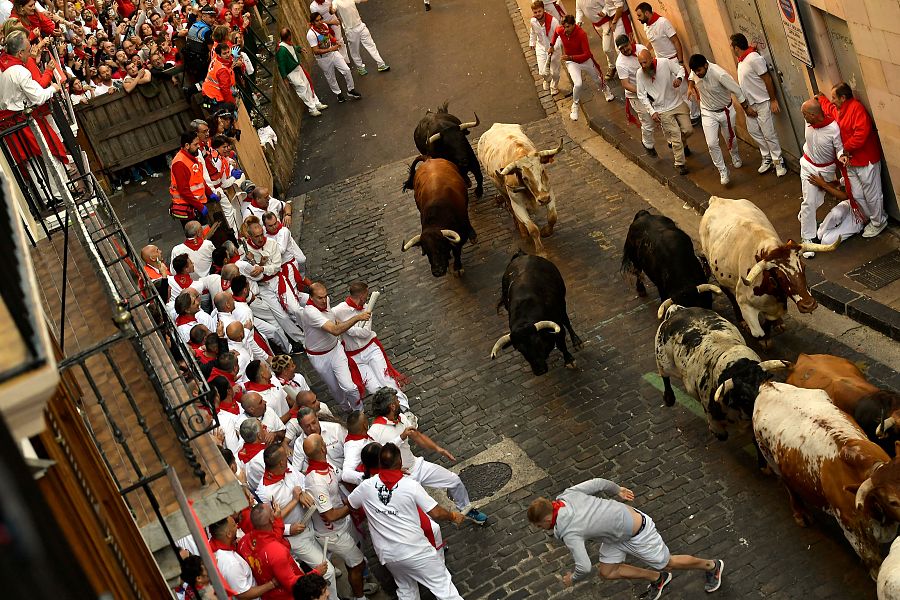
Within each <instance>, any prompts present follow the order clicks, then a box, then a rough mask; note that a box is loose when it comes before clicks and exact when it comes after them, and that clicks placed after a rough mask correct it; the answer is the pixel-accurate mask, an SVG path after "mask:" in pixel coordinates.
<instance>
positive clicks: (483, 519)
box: [466, 508, 487, 525]
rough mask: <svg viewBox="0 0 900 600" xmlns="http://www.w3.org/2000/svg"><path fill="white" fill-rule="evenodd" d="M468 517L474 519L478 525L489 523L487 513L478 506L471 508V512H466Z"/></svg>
mask: <svg viewBox="0 0 900 600" xmlns="http://www.w3.org/2000/svg"><path fill="white" fill-rule="evenodd" d="M466 518H467V519H469V520H470V521H473V522H474V523H475V524H476V525H485V524H486V523H487V515H486V514H484V513H483V512H481V511H480V510H478V509H477V508H472V509H469V512H467V513H466Z"/></svg>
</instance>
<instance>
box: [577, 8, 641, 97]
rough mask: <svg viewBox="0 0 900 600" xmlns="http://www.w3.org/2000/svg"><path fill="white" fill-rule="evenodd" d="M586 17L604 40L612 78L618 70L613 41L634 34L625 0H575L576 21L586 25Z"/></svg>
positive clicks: (607, 73) (609, 74)
mask: <svg viewBox="0 0 900 600" xmlns="http://www.w3.org/2000/svg"><path fill="white" fill-rule="evenodd" d="M585 19H587V20H588V21H589V22H590V23H591V25H593V26H594V31H596V32H597V35H599V36H600V39H601V40H603V53H604V54H605V55H606V64H607V66H608V69H607V71H606V78H607V79H612V78H613V75H614V74H615V71H616V68H615V65H616V49H617V46H616V45H615V44H613V41H614V40H615V39H616V38H617V37H619V36H620V35H627V36H630V37H633V35H634V32H633V31H632V30H631V21H630V20H629V19H628V7H627V6H625V0H575V22H576V23H578V25H580V26H581V27H584V21H585Z"/></svg>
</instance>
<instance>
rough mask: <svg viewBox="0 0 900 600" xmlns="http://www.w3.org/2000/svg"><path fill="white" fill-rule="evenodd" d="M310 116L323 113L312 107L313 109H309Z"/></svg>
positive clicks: (317, 115) (318, 115)
mask: <svg viewBox="0 0 900 600" xmlns="http://www.w3.org/2000/svg"><path fill="white" fill-rule="evenodd" d="M309 116H311V117H320V116H322V113H320V112H319V111H318V110H317V109H315V108H312V109H310V110H309Z"/></svg>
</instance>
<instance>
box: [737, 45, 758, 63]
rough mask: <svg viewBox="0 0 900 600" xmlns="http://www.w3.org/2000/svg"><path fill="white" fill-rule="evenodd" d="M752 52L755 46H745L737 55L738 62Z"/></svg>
mask: <svg viewBox="0 0 900 600" xmlns="http://www.w3.org/2000/svg"><path fill="white" fill-rule="evenodd" d="M754 52H756V47H755V46H750V47H749V48H747V49H746V50H744V51H743V52H741V55H740V56H738V62H741V61H743V60H744V59H745V58H747V57H748V56H750V55H751V54H753V53H754Z"/></svg>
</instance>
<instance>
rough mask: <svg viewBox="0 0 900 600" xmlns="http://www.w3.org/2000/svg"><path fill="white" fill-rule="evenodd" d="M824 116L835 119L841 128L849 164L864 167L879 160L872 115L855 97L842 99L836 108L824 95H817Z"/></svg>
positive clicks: (879, 151) (876, 136) (878, 146)
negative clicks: (839, 105)
mask: <svg viewBox="0 0 900 600" xmlns="http://www.w3.org/2000/svg"><path fill="white" fill-rule="evenodd" d="M819 104H821V105H822V111H823V112H824V113H825V116H828V117H831V118H832V119H834V120H835V121H837V123H838V126H839V127H840V128H841V141H842V142H843V143H844V151H845V152H847V154H849V155H850V166H853V167H865V166H866V165H870V164H872V163H877V162H879V161H880V160H881V145H880V144H879V143H878V132H876V131H875V129H874V128H873V127H872V117H870V116H869V113H868V112H866V107H865V106H863V104H862V102H860V101H859V100H857V99H856V98H850V99H848V100H844V102H843V103H842V104H841V107H840V108H838V107H836V106H835V105H834V104H832V103H831V101H830V100H829V99H828V98H826V97H825V96H819Z"/></svg>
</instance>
